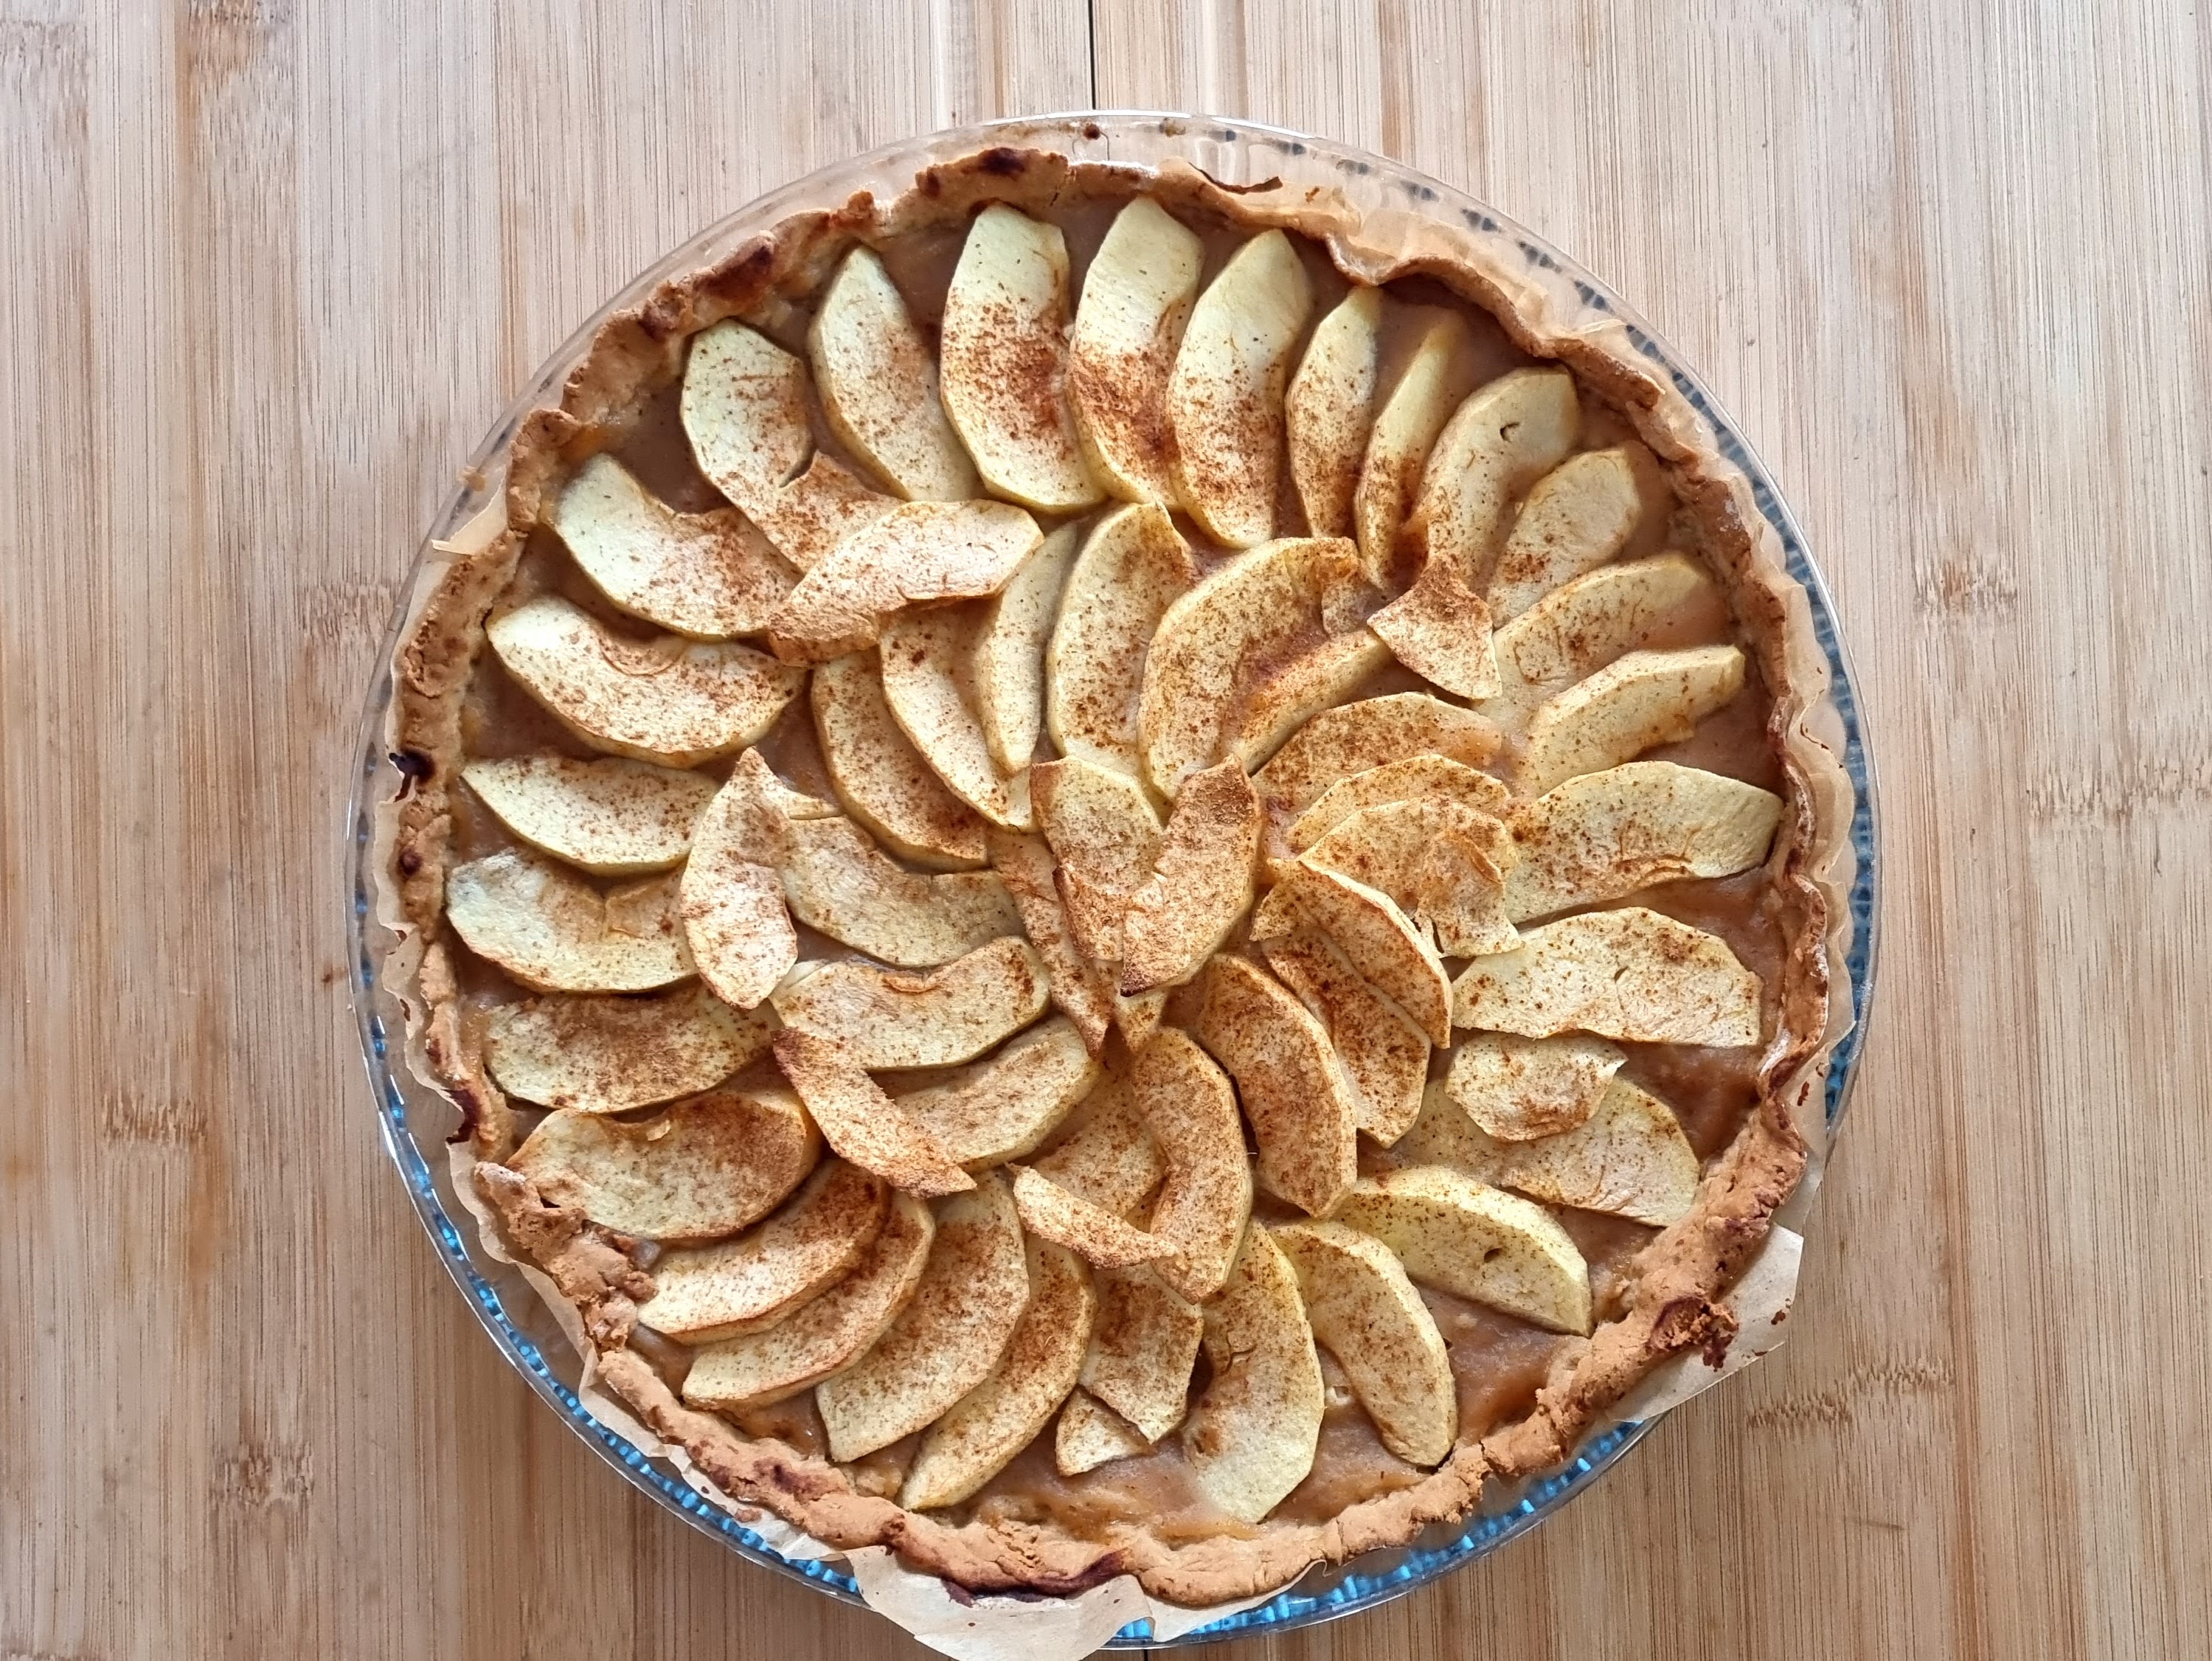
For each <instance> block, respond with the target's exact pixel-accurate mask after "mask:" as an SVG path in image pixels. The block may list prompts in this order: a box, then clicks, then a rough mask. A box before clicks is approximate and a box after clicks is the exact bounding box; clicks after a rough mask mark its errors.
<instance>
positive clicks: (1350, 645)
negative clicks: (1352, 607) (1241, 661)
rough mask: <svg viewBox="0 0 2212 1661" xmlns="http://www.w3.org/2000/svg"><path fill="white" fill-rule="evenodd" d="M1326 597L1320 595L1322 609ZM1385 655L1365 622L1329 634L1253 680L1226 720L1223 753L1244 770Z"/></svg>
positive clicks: (1338, 698) (1353, 686) (1351, 688)
mask: <svg viewBox="0 0 2212 1661" xmlns="http://www.w3.org/2000/svg"><path fill="white" fill-rule="evenodd" d="M1322 611H1323V612H1324V613H1326V612H1327V611H1328V601H1327V600H1326V599H1324V600H1323V601H1322ZM1389 661H1390V648H1389V646H1387V645H1385V644H1384V643H1383V637H1382V636H1379V635H1377V634H1376V632H1375V631H1374V630H1372V629H1370V628H1369V627H1368V626H1367V625H1366V624H1364V623H1363V624H1355V625H1354V626H1353V627H1352V628H1351V629H1349V630H1346V631H1345V632H1344V633H1342V634H1340V635H1332V636H1330V637H1329V638H1328V639H1327V640H1324V641H1323V642H1321V644H1320V645H1318V646H1316V647H1313V648H1310V649H1309V650H1306V651H1304V652H1301V653H1299V654H1297V656H1296V657H1294V658H1292V659H1291V660H1290V661H1289V662H1288V663H1285V665H1284V666H1282V667H1281V668H1279V669H1278V670H1276V671H1275V672H1273V674H1269V675H1266V676H1264V677H1261V678H1258V679H1256V680H1255V681H1254V682H1253V684H1252V685H1251V687H1250V690H1249V691H1248V692H1247V693H1246V695H1245V697H1244V701H1243V709H1240V710H1239V711H1238V712H1237V717H1236V719H1235V721H1233V722H1232V723H1231V727H1230V733H1229V741H1228V743H1227V745H1225V754H1227V755H1228V756H1229V757H1231V759H1233V760H1234V761H1235V762H1236V763H1237V765H1238V766H1240V767H1242V768H1243V770H1245V771H1246V772H1248V773H1249V772H1250V771H1251V770H1253V769H1255V768H1256V767H1259V766H1261V764H1264V763H1265V762H1266V761H1267V757H1270V756H1272V755H1273V754H1274V753H1275V751H1277V750H1279V749H1280V748H1281V747H1282V744H1283V740H1284V739H1287V738H1289V737H1290V735H1291V733H1294V732H1296V731H1297V729H1298V728H1299V727H1302V726H1304V724H1305V723H1306V722H1307V721H1310V720H1311V719H1312V718H1313V717H1314V716H1315V715H1318V714H1319V713H1320V712H1321V711H1322V710H1323V709H1332V708H1334V706H1336V705H1337V704H1340V703H1343V702H1344V700H1345V699H1346V698H1347V697H1351V696H1352V693H1353V692H1355V691H1358V689H1359V687H1360V686H1361V684H1364V682H1365V681H1367V680H1368V679H1370V678H1372V676H1373V675H1374V673H1375V672H1376V670H1378V669H1380V668H1382V667H1383V665H1385V664H1387V663H1388V662H1389Z"/></svg>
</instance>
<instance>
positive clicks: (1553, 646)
mask: <svg viewBox="0 0 2212 1661" xmlns="http://www.w3.org/2000/svg"><path fill="white" fill-rule="evenodd" d="M1686 617H1688V618H1699V619H1709V620H1710V621H1711V623H1712V624H1715V625H1716V626H1718V625H1720V624H1724V623H1725V621H1726V619H1727V617H1728V611H1727V603H1726V602H1725V601H1724V600H1723V599H1722V598H1721V593H1720V590H1719V589H1718V588H1717V587H1714V585H1713V581H1712V579H1711V578H1710V577H1708V576H1707V575H1705V572H1704V570H1703V569H1701V568H1700V567H1699V564H1698V563H1697V562H1696V561H1695V560H1693V559H1692V558H1690V557H1689V556H1688V555H1686V554H1662V555H1660V556H1659V557H1657V558H1656V559H1639V560H1632V561H1630V562H1629V563H1627V564H1626V565H1607V566H1605V567H1602V568H1601V569H1598V570H1595V571H1592V572H1590V573H1589V574H1588V575H1583V576H1579V577H1577V578H1575V579H1574V580H1573V581H1571V582H1569V583H1567V584H1566V585H1565V587H1560V588H1558V589H1555V590H1554V591H1553V593H1549V594H1547V595H1546V596H1545V597H1544V598H1543V599H1541V600H1540V601H1538V602H1537V603H1536V604H1535V605H1533V606H1531V607H1529V609H1528V610H1527V611H1523V612H1522V613H1521V615H1520V616H1519V617H1516V618H1514V619H1513V620H1512V621H1511V622H1510V623H1508V624H1504V625H1503V626H1502V627H1500V628H1499V629H1498V631H1497V632H1496V634H1494V635H1493V636H1492V639H1491V643H1492V648H1493V650H1494V651H1495V652H1496V654H1497V658H1498V695H1497V696H1496V697H1493V698H1491V699H1489V700H1488V701H1487V703H1486V706H1485V709H1484V713H1485V714H1486V715H1492V716H1495V717H1496V718H1497V719H1498V721H1501V722H1504V723H1506V724H1509V725H1511V726H1513V727H1516V728H1518V727H1525V726H1526V725H1527V723H1528V717H1529V715H1531V714H1533V713H1534V710H1535V709H1536V707H1537V706H1538V705H1539V704H1541V703H1543V702H1544V700H1545V699H1547V698H1548V697H1552V696H1553V694H1554V693H1556V692H1559V691H1564V690H1565V688H1567V687H1569V686H1571V685H1572V684H1574V683H1575V682H1577V681H1578V680H1581V679H1582V678H1583V677H1585V676H1587V675H1591V674H1595V672H1597V671H1598V670H1600V669H1602V668H1604V667H1605V666H1606V665H1607V664H1608V663H1611V662H1612V661H1613V660H1614V659H1615V658H1618V657H1619V656H1620V654H1622V653H1624V652H1626V651H1629V650H1631V649H1632V648H1635V647H1637V646H1638V645H1640V644H1642V643H1643V642H1644V640H1645V639H1646V638H1647V637H1648V636H1650V633H1651V631H1652V630H1653V629H1654V628H1655V627H1656V625H1658V624H1662V623H1674V622H1676V621H1678V620H1679V619H1681V618H1686Z"/></svg>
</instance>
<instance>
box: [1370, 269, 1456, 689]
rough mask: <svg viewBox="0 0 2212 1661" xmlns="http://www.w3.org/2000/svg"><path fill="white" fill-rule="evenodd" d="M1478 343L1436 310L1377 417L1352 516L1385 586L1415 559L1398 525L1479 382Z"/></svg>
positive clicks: (1374, 579) (1373, 577) (1396, 581)
mask: <svg viewBox="0 0 2212 1661" xmlns="http://www.w3.org/2000/svg"><path fill="white" fill-rule="evenodd" d="M1473 350H1474V337H1473V336H1472V335H1471V334H1470V333H1469V332H1468V326H1467V319H1465V318H1463V317H1462V316H1461V315H1460V314H1459V313H1456V312H1441V313H1436V314H1434V315H1433V316H1432V317H1431V319H1430V320H1429V322H1428V324H1427V326H1425V327H1424V328H1423V329H1422V331H1421V332H1420V336H1419V339H1418V340H1417V341H1416V342H1415V343H1414V346H1413V356H1412V357H1411V358H1410V359H1408V360H1407V363H1406V367H1405V369H1404V371H1403V372H1402V373H1401V374H1400V375H1399V377H1398V380H1397V384H1396V385H1395V386H1392V387H1391V388H1390V394H1389V397H1388V398H1386V399H1383V407H1382V409H1381V410H1380V411H1378V412H1377V413H1376V417H1375V430H1374V434H1373V435H1372V436H1371V437H1370V438H1369V440H1368V441H1367V453H1366V455H1365V457H1364V459H1363V460H1362V461H1361V463H1360V468H1359V487H1358V496H1356V497H1355V498H1354V502H1353V507H1352V515H1353V523H1354V524H1355V525H1356V526H1358V537H1359V563H1360V569H1362V570H1364V572H1365V573H1366V574H1367V580H1368V581H1370V582H1371V583H1373V584H1374V585H1375V586H1376V587H1378V588H1381V589H1383V590H1385V591H1386V592H1389V593H1396V592H1397V591H1398V590H1399V589H1401V588H1402V587H1405V584H1406V579H1407V575H1409V574H1410V573H1411V571H1412V569H1413V564H1414V562H1409V561H1407V559H1406V558H1405V557H1404V555H1403V553H1402V551H1401V550H1400V548H1399V546H1398V532H1399V531H1400V530H1401V528H1402V527H1403V526H1404V525H1405V523H1406V520H1407V517H1408V516H1409V515H1410V514H1412V512H1413V502H1414V499H1415V497H1416V496H1417V495H1418V494H1419V490H1420V484H1421V475H1422V472H1423V471H1424V470H1425V468H1426V467H1427V465H1428V460H1429V452H1430V450H1431V447H1434V445H1435V444H1436V441H1437V434H1439V433H1441V432H1443V429H1444V423H1446V422H1447V421H1449V420H1450V419H1451V417H1452V413H1453V411H1455V410H1457V409H1458V408H1459V407H1460V405H1461V404H1462V402H1463V401H1464V400H1465V399H1466V398H1467V395H1468V392H1469V391H1471V390H1472V389H1473V387H1474V364H1473V362H1472V357H1473ZM1430 678H1431V679H1432V680H1433V679H1435V677H1434V676H1431V677H1430ZM1438 684H1440V685H1441V684H1443V683H1441V682H1438Z"/></svg>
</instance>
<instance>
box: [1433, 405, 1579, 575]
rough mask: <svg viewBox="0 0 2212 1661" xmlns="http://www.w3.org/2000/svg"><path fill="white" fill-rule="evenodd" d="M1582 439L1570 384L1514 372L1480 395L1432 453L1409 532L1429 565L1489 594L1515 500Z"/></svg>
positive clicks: (1459, 413)
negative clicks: (1435, 563)
mask: <svg viewBox="0 0 2212 1661" xmlns="http://www.w3.org/2000/svg"><path fill="white" fill-rule="evenodd" d="M1581 432H1582V406H1581V405H1580V403H1579V402H1578V401H1577V399H1576V397H1575V382H1574V377H1573V376H1571V375H1570V374H1568V373H1567V372H1566V371H1565V369H1515V370H1513V371H1512V372H1511V373H1510V374H1502V375H1500V376H1498V379H1497V380H1493V381H1492V382H1490V383H1489V384H1488V385H1487V386H1482V387H1480V388H1478V389H1477V390H1476V391H1475V392H1474V393H1473V394H1471V395H1470V396H1469V397H1468V399H1467V400H1466V401H1465V402H1464V403H1462V405H1460V406H1459V408H1458V409H1457V410H1455V411H1453V413H1452V417H1451V419H1450V420H1449V421H1448V422H1446V423H1444V429H1443V432H1442V433H1440V434H1439V435H1437V441H1436V447H1435V448H1434V449H1432V450H1431V452H1430V454H1429V465H1428V468H1427V471H1426V472H1424V473H1423V474H1422V476H1421V493H1420V495H1419V497H1417V498H1416V499H1415V502H1414V507H1413V520H1412V522H1411V526H1410V529H1411V530H1412V532H1413V536H1414V538H1415V539H1416V540H1417V541H1419V543H1420V544H1421V545H1422V546H1423V547H1424V548H1425V550H1426V551H1427V557H1429V558H1430V559H1431V560H1443V561H1444V562H1446V563H1449V564H1452V565H1455V566H1457V567H1458V568H1459V573H1460V575H1461V576H1462V578H1464V579H1465V580H1466V582H1467V585H1468V587H1470V588H1473V589H1474V590H1475V591H1476V592H1477V593H1480V592H1481V591H1482V590H1483V588H1485V587H1486V586H1488V583H1489V581H1490V573H1491V568H1492V565H1493V563H1495V561H1496V557H1497V553H1498V542H1499V539H1500V538H1501V536H1502V534H1503V532H1504V528H1505V517H1506V514H1507V511H1508V509H1509V508H1510V507H1511V505H1512V502H1513V498H1514V497H1515V496H1518V495H1520V494H1521V492H1522V491H1523V490H1527V489H1528V486H1529V485H1531V484H1534V483H1535V482H1536V480H1537V479H1539V478H1541V477H1543V475H1544V474H1546V473H1547V472H1551V470H1552V469H1553V468H1554V467H1556V466H1558V465H1559V464H1560V463H1561V462H1562V461H1564V460H1565V459H1566V458H1567V453H1568V452H1569V451H1571V450H1572V449H1573V448H1574V447H1575V441H1576V439H1577V437H1579V436H1580V435H1581Z"/></svg>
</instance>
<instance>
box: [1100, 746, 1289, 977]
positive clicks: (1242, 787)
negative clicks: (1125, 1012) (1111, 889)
mask: <svg viewBox="0 0 2212 1661" xmlns="http://www.w3.org/2000/svg"><path fill="white" fill-rule="evenodd" d="M1259 856H1260V798H1259V797H1258V795H1257V794H1255V793H1254V791H1253V789H1252V781H1251V780H1249V779H1248V778H1246V777H1245V776H1244V770H1243V768H1242V767H1240V766H1238V765H1237V764H1236V763H1235V762H1234V761H1225V762H1223V763H1222V764H1220V765H1219V766H1218V767H1212V768H1208V769H1207V770H1206V771H1205V772H1202V773H1198V774H1194V775H1193V776H1192V777H1191V778H1190V779H1189V781H1188V782H1187V783H1185V784H1184V786H1183V788H1182V794H1181V795H1180V796H1178V797H1177V798H1176V805H1175V811H1174V812H1172V813H1170V815H1169V816H1168V825H1167V831H1166V833H1165V834H1164V836H1162V837H1161V838H1160V851H1159V857H1158V859H1157V860H1156V861H1154V863H1153V867H1152V876H1151V878H1150V879H1148V880H1147V881H1146V883H1145V885H1144V886H1143V887H1141V888H1139V890H1137V891H1136V892H1135V894H1133V895H1132V896H1131V897H1130V899H1129V907H1128V911H1127V915H1126V916H1124V917H1123V919H1122V922H1121V991H1122V993H1123V995H1132V994H1134V993H1139V992H1143V991H1146V990H1148V989H1151V988H1152V987H1156V986H1180V985H1181V984H1182V983H1184V982H1185V981H1188V979H1190V978H1191V977H1192V976H1194V975H1195V974H1197V973H1198V971H1199V970H1200V969H1201V968H1202V967H1204V966H1205V964H1206V959H1207V958H1210V957H1212V955H1213V953H1214V952H1217V951H1218V950H1219V949H1220V946H1221V943H1222V941H1224V940H1226V939H1228V938H1229V933H1230V931H1231V929H1233V928H1236V927H1237V922H1238V920H1239V919H1240V918H1242V917H1243V915H1244V913H1245V911H1246V910H1247V909H1248V908H1249V906H1250V905H1251V904H1252V866H1253V862H1254V861H1255V860H1257V859H1258V858H1259Z"/></svg>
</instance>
